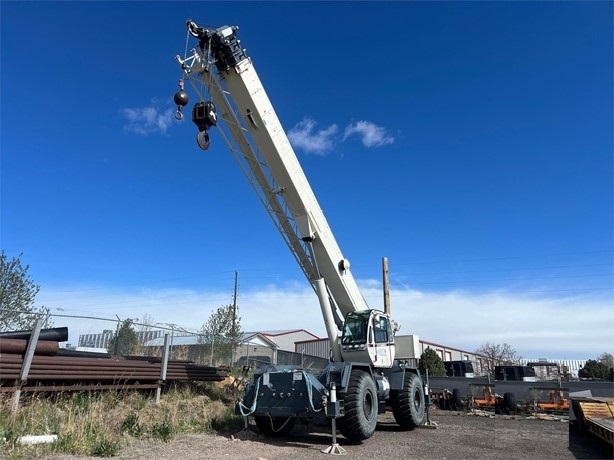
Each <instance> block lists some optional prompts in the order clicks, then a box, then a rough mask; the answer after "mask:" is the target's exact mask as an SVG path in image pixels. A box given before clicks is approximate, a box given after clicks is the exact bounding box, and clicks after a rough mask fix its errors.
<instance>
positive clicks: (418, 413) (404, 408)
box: [390, 372, 425, 430]
mask: <svg viewBox="0 0 614 460" xmlns="http://www.w3.org/2000/svg"><path fill="white" fill-rule="evenodd" d="M390 405H391V406H392V414H393V415H394V419H395V420H396V422H397V423H398V424H399V426H400V427H401V428H402V429H404V430H412V429H414V428H415V427H417V426H418V425H422V423H424V417H425V410H424V409H425V400H424V388H423V387H422V381H421V380H420V378H419V377H418V376H417V375H416V374H414V373H412V372H405V381H404V382H403V389H402V390H394V391H391V392H390Z"/></svg>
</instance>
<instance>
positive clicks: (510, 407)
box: [503, 393, 516, 414]
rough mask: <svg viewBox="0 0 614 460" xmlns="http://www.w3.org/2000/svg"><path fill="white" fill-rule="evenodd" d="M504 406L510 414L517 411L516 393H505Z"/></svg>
mask: <svg viewBox="0 0 614 460" xmlns="http://www.w3.org/2000/svg"><path fill="white" fill-rule="evenodd" d="M503 407H504V408H505V412H506V413H508V414H511V413H516V396H515V395H514V393H504V394H503Z"/></svg>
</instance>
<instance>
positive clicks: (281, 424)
mask: <svg viewBox="0 0 614 460" xmlns="http://www.w3.org/2000/svg"><path fill="white" fill-rule="evenodd" d="M254 421H255V422H256V426H257V427H258V429H259V430H260V432H261V433H262V434H263V435H265V436H268V437H271V438H279V437H281V436H286V435H287V434H288V433H290V431H292V428H294V424H295V423H296V417H269V416H268V415H256V416H254Z"/></svg>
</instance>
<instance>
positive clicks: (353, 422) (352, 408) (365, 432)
mask: <svg viewBox="0 0 614 460" xmlns="http://www.w3.org/2000/svg"><path fill="white" fill-rule="evenodd" d="M343 407H344V411H345V415H344V416H343V417H342V418H340V419H339V422H338V427H339V431H340V432H341V434H342V435H343V436H345V437H346V438H347V439H348V440H349V441H352V442H359V441H363V440H365V439H369V438H370V437H371V436H373V433H374V432H375V427H376V425H377V412H378V411H377V408H378V400H377V388H376V387H375V381H374V380H373V377H371V375H370V374H369V373H367V372H365V371H363V370H360V369H353V370H352V374H351V375H350V383H349V385H348V389H347V392H346V393H345V396H344V398H343Z"/></svg>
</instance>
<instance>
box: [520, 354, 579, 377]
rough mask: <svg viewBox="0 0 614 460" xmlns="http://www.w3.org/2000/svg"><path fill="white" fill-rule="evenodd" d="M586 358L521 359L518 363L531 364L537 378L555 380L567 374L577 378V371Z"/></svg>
mask: <svg viewBox="0 0 614 460" xmlns="http://www.w3.org/2000/svg"><path fill="white" fill-rule="evenodd" d="M586 361H587V360H586V359H547V358H538V359H521V360H520V364H522V365H524V366H533V368H534V369H535V374H536V375H537V377H538V378H539V380H555V379H557V378H558V377H559V375H560V376H561V377H564V376H566V375H569V377H571V378H578V371H579V370H580V369H582V368H583V367H584V365H585V364H586Z"/></svg>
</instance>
